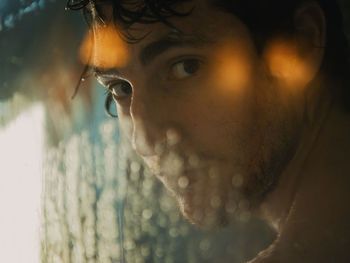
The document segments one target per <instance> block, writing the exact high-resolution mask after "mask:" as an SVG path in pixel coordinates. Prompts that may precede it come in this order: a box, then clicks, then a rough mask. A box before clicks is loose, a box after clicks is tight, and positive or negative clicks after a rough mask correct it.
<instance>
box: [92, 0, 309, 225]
mask: <svg viewBox="0 0 350 263" xmlns="http://www.w3.org/2000/svg"><path fill="white" fill-rule="evenodd" d="M193 5H195V9H194V10H193V12H192V13H191V14H190V15H188V16H186V17H173V18H170V19H169V22H171V23H172V24H173V25H174V26H175V27H176V28H178V29H179V30H180V31H181V33H179V32H176V31H175V30H173V29H172V28H170V27H168V26H166V25H164V24H162V23H156V24H150V25H143V24H134V25H133V26H132V27H131V29H130V30H129V32H130V33H131V34H132V35H133V36H135V37H143V38H141V39H140V40H139V41H137V42H136V43H132V44H127V45H126V46H125V49H126V50H125V51H126V52H127V54H128V60H127V61H126V63H123V65H122V66H118V67H115V68H113V69H111V70H108V71H106V72H99V73H98V79H99V80H100V82H103V83H104V84H105V85H106V86H109V89H110V91H111V92H112V94H113V96H114V99H115V100H116V104H117V109H118V115H119V122H120V126H121V127H122V129H123V131H124V133H125V135H126V137H127V138H128V139H129V140H130V142H131V143H132V145H133V147H134V148H135V150H136V152H137V153H138V154H139V155H140V156H141V157H142V159H143V160H144V161H145V163H146V164H147V165H148V166H149V168H150V169H151V171H153V173H154V174H155V175H156V176H157V177H158V178H159V179H160V180H161V181H162V182H163V183H164V185H165V187H166V188H167V189H169V190H170V192H171V193H172V194H173V195H174V196H175V198H176V199H177V200H178V203H179V206H180V208H181V210H182V212H183V213H184V215H185V216H187V217H188V218H189V219H190V220H192V221H194V222H196V223H198V224H201V225H212V224H217V223H225V222H226V221H227V219H228V218H230V217H231V216H233V215H241V214H242V213H245V212H247V211H250V209H253V208H256V207H257V206H258V205H259V204H260V203H261V201H262V199H263V198H264V196H265V195H266V194H267V193H268V192H269V191H271V190H272V189H273V187H274V185H275V184H276V182H277V179H278V177H279V175H280V173H281V171H282V170H283V169H284V167H285V165H286V164H287V163H288V161H289V160H290V158H291V156H292V154H293V153H294V151H295V142H296V141H297V140H298V136H299V134H298V126H300V123H301V120H300V119H301V118H300V116H301V112H302V111H303V109H302V107H301V106H300V105H301V103H302V102H301V99H300V97H301V95H300V92H298V91H295V90H293V89H291V88H290V87H289V86H288V85H287V84H286V82H283V81H278V80H276V79H275V78H274V77H272V76H271V74H270V72H269V66H268V65H267V64H266V59H262V56H258V55H257V53H256V51H255V47H254V44H253V42H252V38H251V36H250V33H249V32H248V30H247V28H246V26H245V25H244V24H243V23H242V22H241V21H240V20H238V19H237V18H236V17H234V16H233V15H230V14H228V13H224V12H222V11H219V10H218V9H216V8H214V7H212V6H210V5H209V4H207V3H206V2H205V1H193V2H192V3H191V4H189V5H184V6H179V7H178V8H179V10H182V11H188V9H189V8H191V7H192V6H193ZM287 86H288V87H287Z"/></svg>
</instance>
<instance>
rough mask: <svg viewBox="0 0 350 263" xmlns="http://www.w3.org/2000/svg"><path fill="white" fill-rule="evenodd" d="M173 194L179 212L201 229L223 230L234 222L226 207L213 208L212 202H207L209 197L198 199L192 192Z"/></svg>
mask: <svg viewBox="0 0 350 263" xmlns="http://www.w3.org/2000/svg"><path fill="white" fill-rule="evenodd" d="M171 192H172V194H173V195H174V197H175V199H176V200H177V203H178V206H179V210H180V211H181V213H182V214H183V216H184V217H185V218H186V219H187V220H188V221H189V222H190V223H192V224H194V225H196V226H198V227H199V228H202V229H208V230H209V229H215V228H222V227H226V226H228V225H229V223H230V221H232V220H231V219H232V215H233V214H231V215H230V214H229V213H228V212H227V211H226V210H225V209H224V207H225V205H224V204H222V205H220V206H217V207H212V206H211V205H210V202H207V201H208V197H209V196H204V197H203V196H200V197H198V196H195V195H194V194H193V193H191V192H189V193H186V194H178V193H174V192H173V191H171ZM231 211H232V210H231Z"/></svg>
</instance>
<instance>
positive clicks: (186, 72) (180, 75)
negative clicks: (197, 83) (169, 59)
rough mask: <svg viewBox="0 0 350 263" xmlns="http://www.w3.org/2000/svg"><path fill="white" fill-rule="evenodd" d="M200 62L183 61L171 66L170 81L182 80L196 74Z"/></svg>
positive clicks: (194, 60)
mask: <svg viewBox="0 0 350 263" xmlns="http://www.w3.org/2000/svg"><path fill="white" fill-rule="evenodd" d="M200 64H201V62H200V61H199V60H198V59H185V60H182V61H179V62H177V63H175V64H173V65H172V67H171V68H170V77H171V78H172V79H184V78H188V77H190V76H192V75H194V74H196V73H197V71H198V70H199V67H200Z"/></svg>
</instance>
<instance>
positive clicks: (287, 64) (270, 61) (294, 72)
mask: <svg viewBox="0 0 350 263" xmlns="http://www.w3.org/2000/svg"><path fill="white" fill-rule="evenodd" d="M264 58H265V60H266V62H267V65H268V68H269V70H270V73H271V74H272V76H273V77H275V78H277V79H278V80H280V81H284V82H285V83H286V84H287V86H289V87H293V88H297V87H299V86H302V85H305V84H306V83H307V82H308V81H309V80H310V79H311V75H312V72H311V70H310V68H309V67H308V65H307V64H306V62H305V61H304V60H303V59H302V58H301V56H300V54H299V53H298V50H297V47H296V46H295V45H294V44H293V43H291V42H287V41H284V40H274V41H272V42H271V43H270V44H268V45H267V47H266V49H265V51H264Z"/></svg>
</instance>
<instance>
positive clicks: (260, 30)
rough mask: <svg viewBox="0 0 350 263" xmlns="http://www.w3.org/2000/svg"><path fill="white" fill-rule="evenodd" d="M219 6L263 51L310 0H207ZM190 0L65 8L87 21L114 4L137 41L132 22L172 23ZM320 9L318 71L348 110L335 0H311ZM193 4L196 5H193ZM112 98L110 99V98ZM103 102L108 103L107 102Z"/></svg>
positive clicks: (345, 50) (125, 0)
mask: <svg viewBox="0 0 350 263" xmlns="http://www.w3.org/2000/svg"><path fill="white" fill-rule="evenodd" d="M208 1H210V2H212V4H213V6H215V7H217V8H219V9H220V10H222V11H224V12H227V13H230V14H233V15H235V16H237V17H238V18H239V19H240V20H241V21H242V22H243V23H244V24H245V25H246V26H247V27H248V29H249V30H250V32H251V36H252V38H253V40H254V42H255V46H256V49H257V51H258V53H259V54H261V52H262V51H263V48H264V45H265V44H266V41H267V40H269V39H270V38H271V37H273V36H277V35H282V36H290V35H293V33H294V31H295V26H294V13H295V10H296V8H297V7H298V6H300V5H301V4H302V3H303V2H307V1H309V0H283V1H281V0H250V1H244V0H208ZM183 2H191V1H189V0H80V1H79V0H77V1H75V0H68V2H67V8H68V9H74V10H76V9H82V10H83V12H84V15H85V17H86V18H87V20H88V21H91V16H92V15H93V14H94V12H95V15H96V16H97V17H99V19H101V20H103V19H104V17H103V15H102V14H101V12H100V10H99V5H100V4H103V3H108V4H111V5H112V8H113V20H114V23H116V24H117V25H118V26H119V27H121V28H123V29H124V31H125V34H124V35H125V36H126V38H127V40H128V41H131V42H132V41H137V39H134V38H133V37H132V36H131V35H130V34H128V33H127V32H128V28H129V27H130V26H131V25H132V24H134V23H143V24H149V23H157V22H161V23H164V24H166V25H167V26H169V27H173V25H172V24H171V23H169V22H168V20H167V19H168V18H169V17H173V16H186V15H189V14H190V13H191V11H192V10H189V11H188V12H186V13H179V12H177V11H176V10H175V7H176V5H177V4H179V3H183ZM314 2H317V3H318V4H319V6H320V7H321V8H322V9H323V11H324V14H325V18H326V26H327V39H326V46H325V47H320V48H325V56H324V60H323V64H322V66H321V70H320V73H322V74H325V75H326V76H328V77H329V78H332V80H334V81H336V85H337V86H338V87H334V88H333V90H334V93H335V94H336V95H337V96H339V97H340V98H341V99H342V102H343V103H342V104H343V106H345V109H346V110H347V111H350V91H349V89H348V88H347V85H348V84H349V82H350V81H349V79H348V78H349V77H348V76H349V72H348V70H349V61H348V57H349V47H348V42H347V39H346V36H345V33H344V27H343V21H342V15H341V11H340V8H339V5H338V4H337V2H336V1H335V0H314ZM193 8H195V6H193ZM109 102H111V100H109ZM106 106H108V105H107V104H106Z"/></svg>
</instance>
